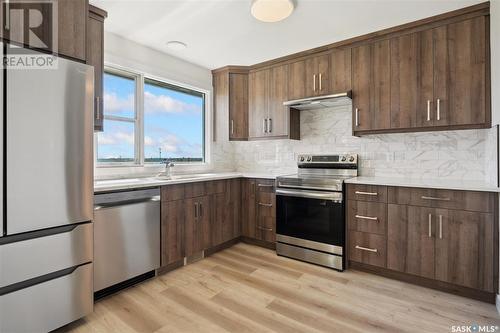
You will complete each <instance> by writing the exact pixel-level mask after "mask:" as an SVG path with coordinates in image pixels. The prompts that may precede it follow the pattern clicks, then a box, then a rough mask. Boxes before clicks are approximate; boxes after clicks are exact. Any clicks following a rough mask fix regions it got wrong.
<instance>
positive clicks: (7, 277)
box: [0, 223, 93, 288]
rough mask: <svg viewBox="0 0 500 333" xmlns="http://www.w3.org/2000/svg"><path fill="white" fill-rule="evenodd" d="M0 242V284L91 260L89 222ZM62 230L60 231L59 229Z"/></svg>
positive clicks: (90, 227) (91, 245)
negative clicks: (46, 234) (52, 231)
mask: <svg viewBox="0 0 500 333" xmlns="http://www.w3.org/2000/svg"><path fill="white" fill-rule="evenodd" d="M61 229H62V230H58V231H59V233H57V234H52V235H49V236H44V237H39V238H33V239H28V240H24V241H19V242H12V243H7V244H2V245H0V288H2V287H5V286H8V285H11V284H14V283H18V282H22V281H26V280H29V279H32V278H35V277H40V276H43V275H46V274H49V273H53V272H56V271H60V270H63V269H66V268H69V267H74V266H78V265H81V264H85V263H88V262H91V261H92V257H93V232H92V223H85V224H80V225H73V226H68V228H67V229H64V228H61ZM60 231H63V232H60Z"/></svg>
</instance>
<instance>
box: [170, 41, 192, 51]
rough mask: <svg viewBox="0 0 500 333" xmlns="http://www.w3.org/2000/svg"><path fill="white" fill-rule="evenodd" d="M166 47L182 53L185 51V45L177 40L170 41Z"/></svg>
mask: <svg viewBox="0 0 500 333" xmlns="http://www.w3.org/2000/svg"><path fill="white" fill-rule="evenodd" d="M167 47H168V48H169V49H171V50H174V51H182V50H184V49H186V47H187V45H186V43H183V42H180V41H178V40H171V41H170V42H167Z"/></svg>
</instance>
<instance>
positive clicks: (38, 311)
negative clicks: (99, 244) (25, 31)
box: [0, 44, 94, 333]
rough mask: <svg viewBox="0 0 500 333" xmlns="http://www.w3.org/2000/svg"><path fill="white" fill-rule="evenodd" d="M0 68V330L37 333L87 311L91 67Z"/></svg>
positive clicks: (90, 228) (89, 285) (69, 64)
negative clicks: (0, 107)
mask: <svg viewBox="0 0 500 333" xmlns="http://www.w3.org/2000/svg"><path fill="white" fill-rule="evenodd" d="M0 45H1V44H0ZM1 46H2V50H3V51H2V56H3V55H4V54H7V55H10V54H11V53H12V52H14V51H9V50H10V48H9V47H8V45H5V44H4V45H1ZM24 51H26V52H28V54H31V55H33V56H37V55H40V54H39V53H37V52H34V51H27V50H24ZM16 52H18V51H16ZM1 72H2V73H1V77H0V91H1V94H0V97H1V98H0V102H1V103H0V105H2V114H1V116H0V151H1V154H0V156H1V157H2V159H1V163H0V175H1V177H0V217H1V221H0V332H2V333H3V332H8V333H12V332H46V331H50V330H53V329H56V328H58V327H60V326H63V325H65V324H67V323H69V322H71V321H74V320H76V319H78V318H80V317H83V316H85V315H86V314H88V313H90V312H92V310H93V268H92V261H93V225H92V215H93V109H94V107H93V100H94V98H93V97H94V70H93V68H92V67H91V66H88V65H85V64H82V63H78V62H74V61H69V60H66V59H62V58H58V64H57V69H19V68H17V69H13V68H2V71H1Z"/></svg>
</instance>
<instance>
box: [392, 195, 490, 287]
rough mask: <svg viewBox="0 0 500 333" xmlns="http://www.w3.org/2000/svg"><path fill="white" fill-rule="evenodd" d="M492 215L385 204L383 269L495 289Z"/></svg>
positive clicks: (466, 285)
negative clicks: (386, 235) (385, 224)
mask: <svg viewBox="0 0 500 333" xmlns="http://www.w3.org/2000/svg"><path fill="white" fill-rule="evenodd" d="M493 220H494V219H493V214H491V213H479V212H468V211H460V210H448V209H438V208H427V207H414V206H407V205H396V204H389V206H388V239H387V240H388V242H387V268H389V269H392V270H396V271H400V272H405V273H408V274H412V275H417V276H422V277H425V278H429V279H435V280H439V281H444V282H448V283H452V284H455V285H460V286H464V287H469V288H474V289H479V290H484V291H490V292H492V291H494V286H493V281H494V268H493V262H494V259H493V256H494V253H495V251H494V249H493V246H494V245H493V244H494V239H493V237H494V227H493Z"/></svg>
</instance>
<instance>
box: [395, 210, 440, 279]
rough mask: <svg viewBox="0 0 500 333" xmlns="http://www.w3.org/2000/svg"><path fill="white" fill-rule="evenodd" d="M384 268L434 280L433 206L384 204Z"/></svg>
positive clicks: (434, 231)
mask: <svg viewBox="0 0 500 333" xmlns="http://www.w3.org/2000/svg"><path fill="white" fill-rule="evenodd" d="M387 215H388V216H387V268H389V269H392V270H396V271H400V272H405V273H408V274H413V275H418V276H423V277H426V278H430V279H434V276H435V259H434V257H435V235H436V209H434V208H422V207H414V206H406V205H393V204H389V205H388V213H387Z"/></svg>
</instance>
